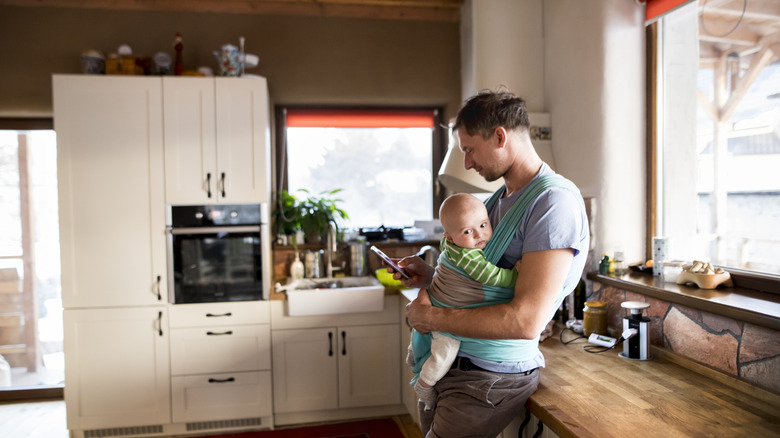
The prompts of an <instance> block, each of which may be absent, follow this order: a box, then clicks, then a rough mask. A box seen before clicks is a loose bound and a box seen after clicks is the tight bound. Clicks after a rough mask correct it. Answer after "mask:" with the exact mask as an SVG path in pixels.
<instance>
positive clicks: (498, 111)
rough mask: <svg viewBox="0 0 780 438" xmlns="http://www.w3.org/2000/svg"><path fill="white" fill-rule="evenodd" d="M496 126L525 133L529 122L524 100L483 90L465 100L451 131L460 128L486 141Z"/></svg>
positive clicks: (509, 94) (503, 91) (506, 93)
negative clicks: (520, 130)
mask: <svg viewBox="0 0 780 438" xmlns="http://www.w3.org/2000/svg"><path fill="white" fill-rule="evenodd" d="M499 126H502V127H504V128H506V129H507V130H508V131H513V130H515V129H522V130H525V131H527V130H528V129H529V128H530V123H529V122H528V110H527V109H526V106H525V100H523V99H522V98H520V97H517V96H515V95H514V94H513V93H511V92H509V91H507V90H497V91H492V90H483V91H480V92H479V94H476V95H474V96H471V97H470V98H468V100H466V103H465V105H463V108H461V109H460V111H458V116H457V117H456V118H455V124H454V125H453V128H452V129H453V130H457V129H459V128H463V129H464V130H465V131H466V133H467V134H468V135H471V136H474V135H476V134H479V135H481V136H482V138H484V139H488V138H490V137H491V136H492V135H493V132H495V130H496V128H498V127H499Z"/></svg>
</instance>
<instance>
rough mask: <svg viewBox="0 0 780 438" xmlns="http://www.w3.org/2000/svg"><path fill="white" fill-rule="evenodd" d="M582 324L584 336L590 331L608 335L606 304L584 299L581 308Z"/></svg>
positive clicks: (588, 334)
mask: <svg viewBox="0 0 780 438" xmlns="http://www.w3.org/2000/svg"><path fill="white" fill-rule="evenodd" d="M582 325H583V332H584V335H585V336H590V334H591V333H596V334H599V335H608V334H609V333H607V305H606V303H604V302H603V301H595V300H593V301H585V308H584V309H583V310H582Z"/></svg>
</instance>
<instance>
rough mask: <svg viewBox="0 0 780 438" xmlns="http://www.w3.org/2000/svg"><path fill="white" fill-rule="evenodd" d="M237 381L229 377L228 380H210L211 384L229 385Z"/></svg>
mask: <svg viewBox="0 0 780 438" xmlns="http://www.w3.org/2000/svg"><path fill="white" fill-rule="evenodd" d="M235 381H236V379H235V378H234V377H228V378H227V379H209V383H228V382H235Z"/></svg>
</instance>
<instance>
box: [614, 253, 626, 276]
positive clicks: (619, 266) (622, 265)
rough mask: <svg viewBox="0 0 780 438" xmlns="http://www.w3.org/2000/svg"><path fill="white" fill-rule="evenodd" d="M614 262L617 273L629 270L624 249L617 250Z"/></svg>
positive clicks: (621, 273)
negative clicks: (624, 256)
mask: <svg viewBox="0 0 780 438" xmlns="http://www.w3.org/2000/svg"><path fill="white" fill-rule="evenodd" d="M614 264H615V275H624V274H625V273H626V272H627V271H628V269H627V267H626V262H625V260H623V251H615V257H614Z"/></svg>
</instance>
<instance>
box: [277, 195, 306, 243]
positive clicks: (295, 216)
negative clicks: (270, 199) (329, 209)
mask: <svg viewBox="0 0 780 438" xmlns="http://www.w3.org/2000/svg"><path fill="white" fill-rule="evenodd" d="M275 206H276V208H275V209H274V222H275V226H276V235H284V236H289V239H290V243H291V244H292V246H293V249H295V250H296V251H297V250H298V242H297V239H296V234H297V232H298V230H301V229H302V228H301V219H302V218H303V205H302V204H301V202H300V201H299V200H298V198H296V197H295V196H294V195H292V194H290V193H289V192H288V191H287V190H281V191H279V192H278V193H277V194H276V204H275ZM301 243H303V242H301Z"/></svg>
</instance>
